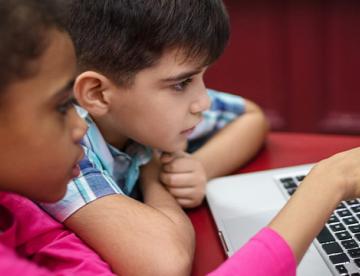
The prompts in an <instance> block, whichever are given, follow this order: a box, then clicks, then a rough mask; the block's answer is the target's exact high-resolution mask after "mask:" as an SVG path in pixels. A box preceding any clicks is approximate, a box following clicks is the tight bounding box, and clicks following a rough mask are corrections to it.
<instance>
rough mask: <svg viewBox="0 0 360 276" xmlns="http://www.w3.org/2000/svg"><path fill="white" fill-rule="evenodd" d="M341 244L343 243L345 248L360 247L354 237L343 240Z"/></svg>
mask: <svg viewBox="0 0 360 276" xmlns="http://www.w3.org/2000/svg"><path fill="white" fill-rule="evenodd" d="M341 244H342V246H344V247H345V249H351V248H355V247H358V244H357V242H356V241H355V240H353V239H351V240H346V241H342V242H341Z"/></svg>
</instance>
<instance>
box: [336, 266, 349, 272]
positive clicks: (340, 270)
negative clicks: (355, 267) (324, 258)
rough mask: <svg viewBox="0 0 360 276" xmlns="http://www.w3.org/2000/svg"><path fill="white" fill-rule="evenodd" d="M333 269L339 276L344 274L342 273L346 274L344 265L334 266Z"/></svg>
mask: <svg viewBox="0 0 360 276" xmlns="http://www.w3.org/2000/svg"><path fill="white" fill-rule="evenodd" d="M335 268H336V270H337V271H338V272H339V273H340V274H344V273H347V272H348V270H347V269H346V267H345V266H344V265H337V266H335Z"/></svg>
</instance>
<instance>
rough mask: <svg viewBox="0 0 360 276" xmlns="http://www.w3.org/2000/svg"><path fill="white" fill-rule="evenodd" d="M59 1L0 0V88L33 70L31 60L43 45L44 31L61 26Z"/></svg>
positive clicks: (34, 70) (31, 72) (44, 47)
mask: <svg viewBox="0 0 360 276" xmlns="http://www.w3.org/2000/svg"><path fill="white" fill-rule="evenodd" d="M59 4H60V3H58V2H57V1H55V0H0V61H1V66H0V90H2V89H4V88H5V87H6V86H7V85H8V84H10V83H11V82H13V81H16V80H19V79H24V78H27V77H30V76H32V75H33V74H35V73H36V69H37V68H36V67H34V65H32V64H31V62H32V61H34V60H36V59H37V58H39V57H40V56H41V55H42V53H43V51H44V50H45V49H46V47H47V44H48V41H47V34H48V33H47V31H48V30H49V29H50V28H52V27H56V28H57V29H59V30H62V29H64V27H65V25H64V23H65V21H64V18H65V16H64V15H65V14H64V10H63V8H62V7H61V6H63V4H62V5H61V6H60V5H59ZM60 7H61V8H60Z"/></svg>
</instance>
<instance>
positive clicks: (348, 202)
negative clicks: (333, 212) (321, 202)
mask: <svg viewBox="0 0 360 276" xmlns="http://www.w3.org/2000/svg"><path fill="white" fill-rule="evenodd" d="M346 203H347V204H348V205H356V204H359V201H358V200H357V199H352V200H347V201H346Z"/></svg>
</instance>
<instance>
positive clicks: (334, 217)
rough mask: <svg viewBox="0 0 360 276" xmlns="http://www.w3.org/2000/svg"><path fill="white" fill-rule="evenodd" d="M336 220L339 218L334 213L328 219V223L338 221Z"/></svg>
mask: <svg viewBox="0 0 360 276" xmlns="http://www.w3.org/2000/svg"><path fill="white" fill-rule="evenodd" d="M336 222H339V219H338V218H337V217H336V216H335V215H332V216H331V217H330V218H329V220H328V221H327V223H329V224H331V223H336Z"/></svg>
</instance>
